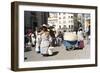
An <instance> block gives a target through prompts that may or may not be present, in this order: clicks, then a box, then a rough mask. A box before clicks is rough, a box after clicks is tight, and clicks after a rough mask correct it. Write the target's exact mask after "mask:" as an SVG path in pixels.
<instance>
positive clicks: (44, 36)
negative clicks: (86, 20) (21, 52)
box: [24, 24, 90, 56]
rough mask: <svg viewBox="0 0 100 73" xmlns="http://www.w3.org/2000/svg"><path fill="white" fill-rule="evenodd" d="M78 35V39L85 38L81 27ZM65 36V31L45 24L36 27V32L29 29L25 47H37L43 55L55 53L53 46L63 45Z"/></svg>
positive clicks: (88, 33)
mask: <svg viewBox="0 0 100 73" xmlns="http://www.w3.org/2000/svg"><path fill="white" fill-rule="evenodd" d="M75 34H76V33H75ZM76 35H77V36H78V41H83V40H84V34H83V30H82V29H81V28H80V29H79V30H78V32H77V34H76ZM87 35H88V36H89V35H90V29H89V30H88V31H87ZM63 36H64V32H61V31H59V30H58V31H55V30H54V28H50V27H48V26H47V25H45V24H43V26H42V27H40V28H36V30H35V32H32V31H31V30H29V31H28V33H27V34H26V35H25V42H24V44H25V49H26V48H27V47H30V48H32V47H35V51H36V52H37V53H40V54H41V55H43V56H49V55H53V52H52V50H53V48H54V47H55V46H60V45H62V43H63V40H64V37H63Z"/></svg>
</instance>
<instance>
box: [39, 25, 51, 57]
mask: <svg viewBox="0 0 100 73" xmlns="http://www.w3.org/2000/svg"><path fill="white" fill-rule="evenodd" d="M40 35H41V44H40V53H41V54H42V55H43V56H47V55H49V54H48V49H49V45H50V44H49V32H48V30H47V27H46V26H43V27H42V31H41V32H40Z"/></svg>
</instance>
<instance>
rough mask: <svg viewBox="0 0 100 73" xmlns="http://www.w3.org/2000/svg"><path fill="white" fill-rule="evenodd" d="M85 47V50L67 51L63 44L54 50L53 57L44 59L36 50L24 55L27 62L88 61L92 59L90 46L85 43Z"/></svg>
mask: <svg viewBox="0 0 100 73" xmlns="http://www.w3.org/2000/svg"><path fill="white" fill-rule="evenodd" d="M84 43H85V47H84V48H83V49H75V50H70V51H67V50H66V49H65V47H64V45H63V44H62V45H61V46H57V47H55V48H54V49H53V53H54V55H53V56H47V57H44V56H42V55H41V54H40V53H36V51H35V48H34V47H32V49H31V50H29V51H27V52H25V53H24V56H25V62H28V61H46V60H69V59H87V58H89V57H90V45H89V43H88V44H87V41H84Z"/></svg>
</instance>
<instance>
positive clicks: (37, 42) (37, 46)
mask: <svg viewBox="0 0 100 73" xmlns="http://www.w3.org/2000/svg"><path fill="white" fill-rule="evenodd" d="M40 31H41V29H38V30H37V29H36V32H35V34H36V47H35V51H36V52H37V53H40V43H41V35H40V34H39V33H40Z"/></svg>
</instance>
